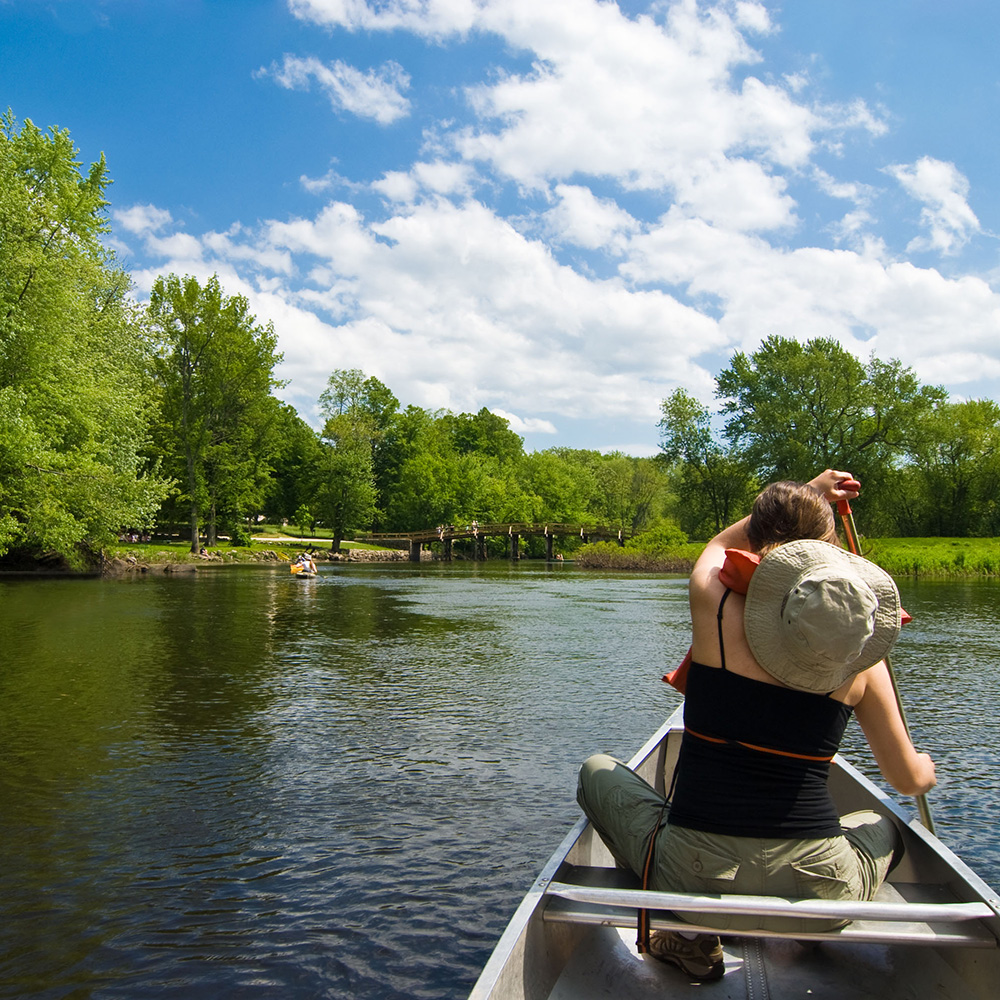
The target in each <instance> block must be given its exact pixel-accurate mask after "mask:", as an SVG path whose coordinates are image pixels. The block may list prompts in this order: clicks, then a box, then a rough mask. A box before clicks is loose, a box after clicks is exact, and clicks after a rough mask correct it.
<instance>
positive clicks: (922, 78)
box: [0, 0, 1000, 454]
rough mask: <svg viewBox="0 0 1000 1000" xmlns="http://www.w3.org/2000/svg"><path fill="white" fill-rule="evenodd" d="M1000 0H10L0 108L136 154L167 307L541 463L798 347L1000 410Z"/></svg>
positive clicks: (132, 161)
mask: <svg viewBox="0 0 1000 1000" xmlns="http://www.w3.org/2000/svg"><path fill="white" fill-rule="evenodd" d="M998 39H1000V4H996V3H995V2H994V0H950V2H948V3H942V2H941V0H876V2H872V0H866V2H865V0H788V2H786V3H784V4H779V3H771V2H756V0H719V2H707V0H706V2H696V0H678V2H652V3H650V2H645V0H642V2H640V0H621V2H619V3H618V4H617V5H616V4H613V3H606V2H604V3H599V2H596V0H367V2H366V0H0V106H2V107H10V108H11V109H12V111H13V112H14V114H15V116H16V117H17V118H18V119H19V120H23V119H27V118H30V119H31V120H32V121H34V123H35V124H36V125H39V126H42V127H47V126H50V125H58V126H59V127H62V128H67V129H69V131H70V132H71V134H72V136H73V139H74V141H75V142H76V145H77V146H78V147H79V149H80V157H81V159H82V160H83V162H84V163H85V164H87V163H90V162H91V161H92V160H94V159H96V158H97V157H98V156H99V155H100V154H101V152H104V154H105V155H106V157H107V160H108V164H109V168H110V173H111V176H112V177H113V178H114V185H113V187H112V188H111V192H110V195H111V202H112V204H111V222H112V227H113V231H112V234H111V237H110V242H111V243H112V245H113V246H114V247H115V249H116V251H117V252H118V253H119V255H120V258H121V260H122V261H123V263H124V264H125V265H126V266H127V267H128V269H129V270H130V271H131V273H132V275H133V278H134V281H135V295H136V297H137V298H138V299H139V300H140V301H141V300H142V299H143V297H144V296H145V295H146V293H147V292H148V289H149V287H150V285H151V284H152V281H153V280H154V278H155V277H156V275H158V274H162V273H169V272H175V273H178V274H194V275H197V276H198V277H200V278H207V277H208V276H210V275H211V274H213V273H218V274H219V276H220V279H221V280H222V282H223V286H224V287H225V289H226V290H227V292H229V293H230V294H232V293H237V292H238V293H240V294H243V295H246V296H247V297H248V298H249V300H250V302H251V306H252V309H253V311H254V312H255V314H256V315H257V317H258V319H259V320H261V321H268V320H270V321H273V323H274V325H275V329H276V331H277V333H278V337H279V343H280V347H281V349H282V350H283V351H284V356H285V360H284V362H283V365H282V368H281V371H280V374H281V376H282V377H284V378H286V379H288V380H289V384H288V386H287V388H285V389H284V390H282V395H283V396H284V398H286V399H287V400H288V401H289V402H291V403H293V404H294V405H295V406H296V407H297V409H298V410H299V412H300V413H301V414H302V415H303V416H304V417H305V418H306V419H308V420H310V421H311V422H314V423H315V421H316V409H315V407H316V400H317V397H318V396H319V394H320V392H321V391H322V389H323V387H324V385H325V383H326V379H327V377H328V376H329V374H330V372H331V371H332V370H334V369H335V368H360V369H362V370H363V371H364V372H366V373H367V374H370V375H375V376H377V377H378V378H380V379H381V380H382V381H383V382H385V384H386V385H388V386H389V388H390V389H392V390H393V392H394V393H395V394H396V396H397V397H399V399H400V401H401V402H402V404H403V405H406V404H409V403H413V404H416V405H418V406H422V407H428V408H432V409H437V408H447V409H450V410H453V411H455V412H468V411H475V410H478V409H479V408H480V407H483V406H485V407H488V408H489V409H491V410H493V411H494V412H497V413H500V414H502V415H503V416H505V417H507V418H508V419H509V420H510V422H511V426H512V427H513V428H514V429H515V430H516V431H517V432H518V433H520V434H521V435H522V436H523V437H524V439H525V444H526V447H528V448H529V449H540V448H546V447H550V446H555V445H567V446H570V447H593V448H601V449H604V450H608V449H612V448H618V449H621V450H624V451H627V452H630V453H632V454H651V453H653V452H655V450H656V445H657V440H658V435H657V429H656V421H657V420H658V417H659V402H660V400H662V399H663V398H664V397H665V396H667V395H668V394H669V393H670V392H672V391H673V390H674V389H675V388H676V387H678V386H683V387H685V388H686V389H688V390H689V391H690V392H692V393H694V394H695V395H696V396H698V397H699V398H700V399H701V400H702V401H703V402H705V403H706V404H709V405H714V400H713V389H714V376H715V375H716V374H717V373H718V371H719V370H721V369H722V368H723V367H725V366H726V364H727V362H728V359H729V357H730V356H731V355H732V353H733V352H734V351H736V350H746V351H749V350H753V349H754V347H755V346H756V345H757V344H759V343H760V341H761V339H763V338H764V337H766V336H768V335H769V334H772V333H777V334H781V335H784V336H795V337H799V338H801V339H808V338H810V337H816V336H830V337H836V338H837V339H839V340H840V341H841V342H842V343H843V344H844V345H845V346H847V347H848V348H849V349H850V350H852V351H855V352H856V353H857V354H858V355H859V356H860V357H862V358H865V357H867V356H868V355H869V354H870V353H871V352H872V351H874V352H875V353H876V354H877V355H878V356H879V357H881V358H883V359H888V358H899V359H900V360H901V361H903V363H904V364H906V365H908V366H910V367H912V368H913V369H914V370H915V372H916V373H917V375H918V376H919V377H920V378H921V379H922V380H923V381H924V382H929V383H933V384H941V385H944V386H945V387H946V388H947V389H948V390H949V392H950V393H951V394H952V396H953V398H956V399H963V398H976V397H983V396H989V397H991V398H1000V395H998V392H997V390H998V387H1000V294H998V291H1000V255H998V249H1000V245H998V240H997V234H998V233H1000V218H998V215H1000V193H998V192H1000V181H998V177H997V163H998V156H997V153H998V138H997V129H996V122H997V121H1000V61H998V60H997V58H996V45H997V40H998Z"/></svg>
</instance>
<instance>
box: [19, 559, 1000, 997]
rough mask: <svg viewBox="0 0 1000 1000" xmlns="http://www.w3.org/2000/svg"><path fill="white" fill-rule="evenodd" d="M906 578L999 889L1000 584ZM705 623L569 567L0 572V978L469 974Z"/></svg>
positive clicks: (308, 992)
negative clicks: (590, 770) (999, 621)
mask: <svg viewBox="0 0 1000 1000" xmlns="http://www.w3.org/2000/svg"><path fill="white" fill-rule="evenodd" d="M901 590H902V594H903V603H904V605H905V606H906V607H907V609H908V610H909V611H910V613H911V614H913V616H914V622H913V624H911V625H909V626H907V627H906V629H905V630H904V635H903V638H902V639H901V641H900V644H899V645H898V647H897V651H896V653H895V655H894V666H895V669H896V673H897V675H898V678H899V682H900V688H901V690H902V692H903V696H904V700H905V702H906V705H907V710H908V713H909V721H910V726H911V729H912V731H913V733H914V737H915V740H916V741H917V743H918V744H919V745H920V746H921V747H922V748H923V749H927V750H929V751H930V752H931V753H932V754H933V755H934V757H935V759H936V761H937V764H938V775H939V781H940V783H939V785H938V787H937V788H936V789H935V790H934V792H933V793H932V794H931V796H930V802H931V807H932V810H933V813H934V819H935V823H936V825H937V832H938V834H939V836H941V838H942V839H943V840H944V841H945V842H946V843H947V844H949V846H951V847H952V848H953V849H954V850H956V851H957V852H958V853H959V854H961V855H962V856H963V857H964V858H965V860H966V861H967V862H969V863H970V864H971V865H972V867H973V868H974V869H976V870H977V871H978V872H979V874H980V875H982V876H983V877H984V878H985V879H986V880H987V881H988V882H990V883H991V884H993V885H998V884H1000V845H998V843H997V838H996V835H995V817H996V815H997V810H998V807H1000V778H998V776H997V767H996V761H997V747H998V746H1000V671H998V664H997V659H998V654H997V651H996V638H995V634H996V624H995V620H996V608H997V598H998V596H1000V590H998V589H997V588H996V587H995V586H992V585H989V584H986V583H979V584H957V583H942V584H921V585H909V586H907V585H905V584H904V585H903V586H902V587H901ZM687 644H688V612H687V599H686V581H685V580H683V579H678V578H671V577H664V576H652V575H650V576H633V575H622V576H618V575H610V574H597V573H587V572H584V571H581V570H577V569H575V568H574V567H573V566H572V565H565V564H564V565H558V564H557V565H552V566H545V565H543V564H539V563H527V564H522V565H520V566H516V567H515V566H510V565H509V564H506V563H489V564H481V565H479V566H471V565H468V564H466V565H459V564H455V565H452V566H446V565H442V564H434V565H430V566H428V565H420V566H413V565H409V564H386V565H374V566H335V567H324V568H323V569H322V571H321V573H320V576H319V577H317V578H316V579H313V580H300V579H297V578H294V577H291V576H290V574H289V573H288V571H287V569H284V570H283V571H282V569H275V568H273V567H268V568H265V567H240V568H237V567H225V568H218V569H217V570H212V569H210V568H206V569H205V570H203V571H201V572H199V573H198V574H196V575H184V576H156V577H152V576H147V577H142V578H139V579H136V580H133V581H101V582H98V581H94V580H70V579H66V580H57V579H49V580H6V581H2V582H0V844H2V850H3V864H2V865H0V997H3V998H12V997H32V998H46V1000H55V998H73V1000H81V998H129V1000H133V998H143V1000H145V998H156V997H171V998H174V997H176V998H184V1000H201V998H206V1000H207V998H212V1000H228V998H243V997H253V998H264V997H280V998H282V1000H294V998H303V1000H304V998H310V1000H314V998H331V997H338V998H339V997H371V998H378V1000H396V998H398V1000H403V998H417V997H427V998H452V997H455V998H460V997H463V996H465V994H466V993H467V992H468V990H469V988H470V987H471V985H472V983H473V982H474V981H475V978H476V976H477V974H478V971H479V968H480V967H481V966H482V964H483V963H484V961H485V960H486V958H487V956H488V955H489V952H490V951H491V949H492V947H493V945H494V943H495V941H496V939H497V937H498V936H499V934H500V932H501V930H502V929H503V927H504V925H505V924H506V922H507V920H508V918H509V917H510V915H511V913H512V912H513V910H514V908H515V907H516V905H517V903H518V901H519V899H520V897H521V895H522V894H523V893H524V891H525V890H526V889H527V887H528V886H529V885H530V884H531V882H532V881H533V879H534V877H535V875H536V874H537V872H538V869H539V868H540V867H541V865H542V864H543V863H544V861H545V860H546V859H547V857H548V856H549V854H550V853H551V852H552V851H553V850H554V849H555V847H556V845H557V844H558V842H559V841H560V840H561V838H562V836H563V834H564V833H565V831H566V830H567V828H568V827H569V825H570V824H571V823H572V822H573V821H574V820H575V819H576V817H577V809H576V806H575V802H574V784H575V773H576V768H577V767H578V765H579V763H580V761H582V760H583V759H584V758H585V757H586V756H587V755H588V754H590V753H592V752H594V751H597V750H603V751H607V752H610V753H613V754H616V755H618V756H621V757H625V758H627V757H629V756H631V754H632V753H633V752H634V751H635V750H636V749H637V748H638V747H639V745H640V744H641V743H642V742H643V741H644V740H645V738H646V737H647V736H648V735H649V734H650V733H651V732H652V731H653V729H654V728H655V727H656V726H657V725H658V724H659V723H660V722H661V721H662V719H663V718H664V717H665V715H667V714H668V713H669V712H670V710H671V709H672V708H673V707H674V706H675V705H676V704H677V701H678V696H677V695H676V694H675V693H674V692H673V691H672V689H670V688H669V687H667V685H665V684H663V683H661V682H660V680H659V678H660V676H661V674H662V673H663V671H664V669H665V668H668V667H672V666H673V665H675V664H676V662H677V661H679V660H680V658H681V656H682V655H683V653H684V651H685V649H686V648H687ZM851 733H852V735H851V736H850V737H849V740H848V747H853V748H854V749H855V750H856V751H857V752H855V753H849V755H850V756H851V759H852V760H853V761H854V762H855V763H857V764H858V765H859V766H861V768H862V769H863V770H865V771H866V773H869V774H874V773H875V772H874V771H873V769H872V765H871V763H870V761H869V760H868V758H867V757H866V755H865V752H864V743H863V740H862V739H861V738H860V735H859V733H858V731H857V727H856V724H853V723H852V727H851Z"/></svg>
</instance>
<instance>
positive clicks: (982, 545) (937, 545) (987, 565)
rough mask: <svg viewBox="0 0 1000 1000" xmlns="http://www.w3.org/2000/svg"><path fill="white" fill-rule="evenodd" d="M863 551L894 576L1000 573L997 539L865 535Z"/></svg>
mask: <svg viewBox="0 0 1000 1000" xmlns="http://www.w3.org/2000/svg"><path fill="white" fill-rule="evenodd" d="M861 552H862V554H863V555H865V556H867V557H868V558H869V559H871V561H872V562H874V563H876V564H878V565H879V566H881V567H882V568H883V569H884V570H885V571H886V572H887V573H891V574H892V575H893V576H909V577H922V578H934V577H936V578H947V577H960V578H963V579H968V578H970V577H996V576H1000V539H997V538H864V537H862V539H861Z"/></svg>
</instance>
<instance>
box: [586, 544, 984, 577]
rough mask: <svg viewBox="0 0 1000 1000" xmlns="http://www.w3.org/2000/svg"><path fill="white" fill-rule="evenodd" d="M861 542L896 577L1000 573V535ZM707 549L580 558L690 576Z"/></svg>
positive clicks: (603, 565) (593, 548) (609, 551)
mask: <svg viewBox="0 0 1000 1000" xmlns="http://www.w3.org/2000/svg"><path fill="white" fill-rule="evenodd" d="M637 541H639V540H638V539H637ZM861 545H862V551H863V553H864V555H865V556H867V557H868V558H869V559H871V560H872V562H874V563H876V564H877V565H879V566H881V567H882V568H883V569H884V570H886V572H888V573H891V574H892V575H893V576H895V577H900V578H903V577H911V578H914V577H915V578H921V579H949V578H954V579H969V578H991V577H1000V539H997V538H862V539H861ZM704 547H705V546H704V543H703V542H687V543H684V544H680V545H674V546H671V547H670V548H669V549H668V550H664V549H662V548H658V549H656V550H652V551H650V550H646V549H644V548H643V547H642V546H641V544H637V545H635V546H630V547H627V548H622V547H621V546H619V545H615V544H613V543H610V542H599V543H596V544H594V545H585V546H583V547H582V548H581V549H580V550H579V552H578V553H577V555H576V561H577V564H578V565H580V566H584V567H586V568H588V569H613V570H630V571H633V572H647V573H685V574H686V573H689V572H690V571H691V567H692V566H693V565H694V563H695V560H696V559H697V558H698V556H699V555H700V554H701V551H702V549H703V548H704Z"/></svg>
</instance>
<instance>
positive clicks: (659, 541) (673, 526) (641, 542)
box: [625, 520, 688, 553]
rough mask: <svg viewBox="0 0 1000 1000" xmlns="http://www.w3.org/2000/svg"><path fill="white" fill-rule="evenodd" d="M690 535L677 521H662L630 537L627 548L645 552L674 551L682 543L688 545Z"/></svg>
mask: <svg viewBox="0 0 1000 1000" xmlns="http://www.w3.org/2000/svg"><path fill="white" fill-rule="evenodd" d="M687 543H688V536H687V532H685V531H684V530H683V529H682V528H681V526H680V525H679V524H678V523H677V522H676V521H670V520H666V521H661V522H660V523H659V524H657V525H656V526H655V527H653V528H650V529H649V530H648V531H644V532H642V534H640V535H636V536H635V537H634V538H630V539H629V540H628V541H627V542H626V543H625V548H627V549H636V550H639V551H643V552H662V553H669V552H674V551H675V550H677V549H678V548H680V547H681V546H682V545H687Z"/></svg>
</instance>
